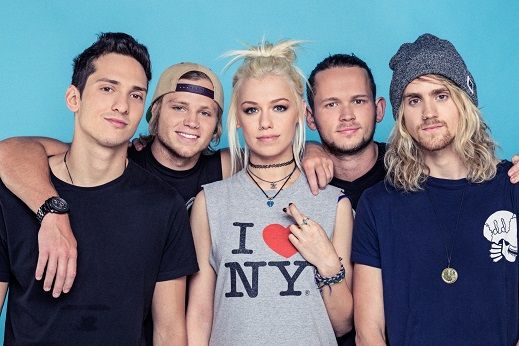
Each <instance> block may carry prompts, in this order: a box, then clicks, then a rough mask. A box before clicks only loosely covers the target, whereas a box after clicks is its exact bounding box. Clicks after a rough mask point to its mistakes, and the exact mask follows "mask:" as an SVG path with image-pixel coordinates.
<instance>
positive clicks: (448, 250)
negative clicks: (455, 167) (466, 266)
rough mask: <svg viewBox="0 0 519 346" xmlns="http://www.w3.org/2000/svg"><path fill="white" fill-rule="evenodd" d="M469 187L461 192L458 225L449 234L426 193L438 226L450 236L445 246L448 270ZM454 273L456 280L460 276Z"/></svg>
mask: <svg viewBox="0 0 519 346" xmlns="http://www.w3.org/2000/svg"><path fill="white" fill-rule="evenodd" d="M467 186H468V185H467ZM467 186H465V187H464V188H463V191H462V192H461V200H460V206H459V209H458V214H457V216H456V225H455V227H454V230H452V231H451V232H447V230H446V229H445V227H444V224H443V223H442V222H441V221H440V219H439V213H438V211H437V209H436V207H435V206H434V203H433V200H432V197H431V194H430V191H427V192H426V194H427V198H428V199H429V203H430V204H431V208H432V210H433V212H434V215H435V216H436V220H437V224H438V226H439V227H440V229H441V231H442V233H444V234H445V235H447V236H448V243H446V244H445V254H446V256H447V268H446V269H450V268H451V260H452V253H453V249H454V242H453V238H454V234H455V233H457V232H458V226H459V223H460V219H461V212H462V211H463V201H464V199H465V192H466V191H467ZM444 271H445V270H444ZM454 272H455V273H456V278H457V275H458V274H457V272H456V271H455V270H454ZM442 274H443V273H442ZM455 280H456V279H454V281H455ZM454 281H452V282H454ZM446 282H447V281H446ZM452 282H447V283H452Z"/></svg>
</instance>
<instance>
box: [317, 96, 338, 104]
mask: <svg viewBox="0 0 519 346" xmlns="http://www.w3.org/2000/svg"><path fill="white" fill-rule="evenodd" d="M330 101H333V102H338V101H340V100H339V99H338V98H337V97H327V98H325V99H324V100H322V101H321V102H319V104H323V103H326V102H330Z"/></svg>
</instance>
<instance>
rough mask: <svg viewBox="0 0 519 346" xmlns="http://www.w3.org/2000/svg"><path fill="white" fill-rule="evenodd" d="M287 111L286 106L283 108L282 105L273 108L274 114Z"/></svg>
mask: <svg viewBox="0 0 519 346" xmlns="http://www.w3.org/2000/svg"><path fill="white" fill-rule="evenodd" d="M287 109H288V107H287V106H283V105H276V106H274V110H275V111H276V112H284V111H286V110H287Z"/></svg>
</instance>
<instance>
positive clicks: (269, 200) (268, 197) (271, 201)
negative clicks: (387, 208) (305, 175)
mask: <svg viewBox="0 0 519 346" xmlns="http://www.w3.org/2000/svg"><path fill="white" fill-rule="evenodd" d="M296 168H297V166H294V169H293V170H292V172H290V174H289V175H287V176H286V177H285V178H284V179H286V180H285V182H284V183H283V185H281V187H280V188H279V190H278V191H277V192H276V193H275V194H274V196H272V197H270V196H269V195H268V194H267V193H266V192H265V190H263V188H262V187H261V186H260V184H258V182H257V181H256V179H254V177H253V176H252V175H251V172H250V171H249V170H248V169H247V174H248V175H249V177H250V178H251V179H252V181H253V182H254V184H256V186H257V187H258V188H259V189H260V190H261V192H263V194H264V195H265V197H267V205H268V206H269V207H272V206H273V205H274V198H276V197H277V195H279V193H280V192H281V190H283V188H284V187H285V185H286V184H287V183H288V181H289V180H290V178H291V177H292V175H293V174H294V172H295V171H296Z"/></svg>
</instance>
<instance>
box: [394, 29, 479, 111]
mask: <svg viewBox="0 0 519 346" xmlns="http://www.w3.org/2000/svg"><path fill="white" fill-rule="evenodd" d="M389 67H390V68H391V69H392V70H393V78H392V79H391V86H390V88H389V97H390V99H391V104H392V106H393V117H394V118H395V119H396V116H397V113H398V109H399V108H400V103H401V102H402V95H403V93H404V89H405V88H406V87H407V85H408V84H409V83H411V82H412V81H413V80H414V79H416V78H418V77H420V76H423V75H427V74H437V75H441V76H444V77H446V78H448V79H450V80H451V81H452V82H453V83H454V84H456V85H457V86H458V87H459V88H460V89H461V90H463V91H464V92H465V93H466V94H467V95H468V96H469V98H470V99H471V100H472V102H474V104H475V105H476V106H477V105H478V93H477V89H476V82H475V81H474V78H473V77H472V74H470V72H469V70H468V69H467V65H465V62H464V61H463V59H462V57H461V55H460V54H459V53H458V51H457V50H456V48H454V46H453V44H452V43H450V42H449V41H447V40H442V39H440V38H438V37H436V36H434V35H431V34H423V35H421V36H420V37H418V38H417V39H416V41H414V42H413V43H404V44H403V45H401V46H400V48H399V49H398V52H397V53H396V54H395V55H394V56H393V57H392V58H391V61H390V62H389Z"/></svg>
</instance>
